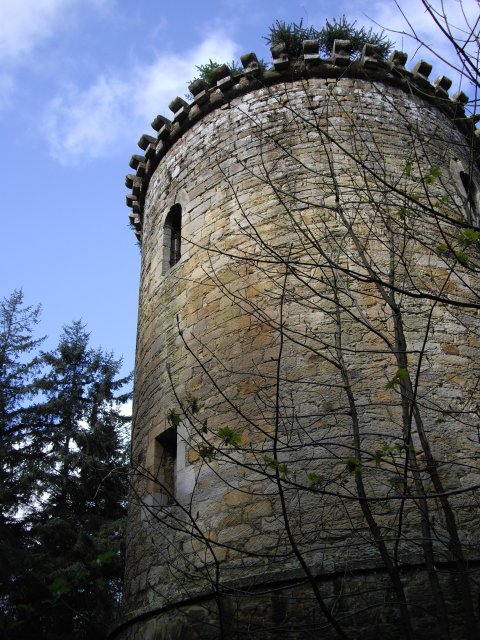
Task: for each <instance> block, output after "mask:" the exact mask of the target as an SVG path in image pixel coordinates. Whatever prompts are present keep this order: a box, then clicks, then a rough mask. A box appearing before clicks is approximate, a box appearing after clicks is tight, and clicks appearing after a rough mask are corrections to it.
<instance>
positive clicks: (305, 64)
mask: <svg viewBox="0 0 480 640" xmlns="http://www.w3.org/2000/svg"><path fill="white" fill-rule="evenodd" d="M271 54H272V67H271V68H270V69H268V70H263V68H262V64H261V63H259V61H258V58H257V56H256V54H255V53H246V54H245V55H242V56H241V58H240V59H241V62H242V65H243V73H240V74H236V75H234V74H232V72H231V70H230V69H229V67H228V66H227V65H225V64H223V65H221V66H219V67H218V68H217V69H216V70H215V73H214V85H213V86H207V84H206V83H205V82H204V81H203V80H199V79H197V80H194V81H193V82H191V83H190V85H189V87H188V88H189V91H190V93H191V95H192V100H191V101H190V103H188V102H187V101H186V100H184V99H183V98H180V97H178V96H177V97H176V98H174V100H172V102H171V103H170V105H169V109H170V111H171V112H172V114H173V117H172V118H171V119H168V118H166V117H164V116H162V115H157V116H156V117H155V119H154V120H153V122H152V128H153V129H154V130H155V132H156V135H155V136H152V135H149V134H143V135H142V136H141V138H140V140H139V141H138V146H139V147H140V149H142V150H143V151H144V155H138V154H134V155H133V156H132V157H131V159H130V167H132V169H134V170H135V171H136V173H135V174H128V175H127V176H126V178H125V184H126V186H127V187H128V188H129V189H131V190H132V191H131V193H129V194H127V196H126V203H127V206H128V207H129V208H130V209H131V210H132V211H131V213H130V215H129V220H130V224H131V225H132V227H133V229H134V231H135V235H136V236H137V238H138V239H139V240H141V230H142V221H143V207H144V202H145V195H146V192H147V189H148V185H149V182H150V178H151V176H152V174H153V172H154V171H155V169H156V168H157V166H158V163H159V162H160V160H161V159H162V158H163V157H164V156H165V154H166V153H167V152H168V150H169V149H170V148H171V146H172V145H173V144H174V143H175V142H176V141H177V140H178V139H179V138H181V137H182V136H183V135H184V134H185V132H186V131H188V130H189V129H190V128H191V127H192V126H193V125H194V124H195V123H197V122H198V121H199V120H201V119H202V118H203V117H204V116H205V115H206V114H208V113H210V112H211V111H213V110H214V109H216V108H218V107H221V106H222V105H224V104H226V103H229V102H230V101H232V100H233V99H234V98H236V97H238V96H241V95H244V94H246V93H248V92H250V91H254V90H256V89H261V88H264V87H268V86H271V85H275V84H278V83H285V82H293V81H295V80H301V79H309V78H325V79H328V80H337V79H340V78H358V79H363V80H368V81H370V82H381V83H383V84H388V85H393V86H397V87H400V88H402V89H403V90H404V91H406V92H408V93H414V94H416V95H418V96H421V97H422V98H423V99H425V100H426V101H427V102H428V103H430V104H434V105H435V106H436V107H438V108H439V109H440V110H441V111H442V112H444V113H445V114H446V115H447V116H448V117H449V118H450V119H451V120H452V122H454V123H455V125H456V126H457V127H459V128H460V130H461V131H462V132H463V133H464V134H465V135H466V136H467V137H468V138H471V137H475V138H477V136H476V135H475V134H476V130H475V119H474V118H472V117H468V116H467V115H466V113H465V105H466V104H467V102H468V96H466V95H465V93H463V92H461V91H460V92H457V93H455V94H453V95H452V96H450V95H449V93H448V92H449V89H450V87H451V85H452V81H451V80H450V78H448V77H446V76H439V77H438V78H437V79H436V80H434V81H433V82H431V81H430V80H429V77H430V74H431V71H432V65H430V64H429V63H428V62H425V61H423V60H421V61H420V62H418V63H417V64H416V65H415V66H414V67H413V69H412V70H411V71H409V70H407V69H406V68H405V63H406V61H407V58H408V56H407V54H406V53H404V52H402V51H394V52H393V53H392V54H391V55H390V57H389V59H388V61H384V60H382V59H381V56H380V55H379V53H378V46H377V45H374V44H366V45H365V46H364V47H363V51H362V54H361V56H360V58H359V59H358V60H353V59H352V57H351V45H350V42H349V41H348V40H335V42H334V46H333V51H332V55H331V56H330V57H329V58H321V57H320V54H319V45H318V41H317V40H305V41H304V42H303V57H302V58H298V59H290V58H289V56H288V54H287V52H286V47H285V45H284V44H277V45H274V46H273V47H271Z"/></svg>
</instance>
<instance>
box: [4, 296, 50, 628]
mask: <svg viewBox="0 0 480 640" xmlns="http://www.w3.org/2000/svg"><path fill="white" fill-rule="evenodd" d="M39 314H40V307H39V306H36V307H34V306H25V305H24V300H23V293H22V291H21V290H17V291H14V292H13V293H12V294H11V295H10V296H9V297H7V298H4V299H3V300H2V301H1V302H0V632H1V631H5V630H6V629H7V628H9V627H10V626H11V616H10V613H11V607H10V605H11V598H12V593H13V592H14V591H16V589H17V586H18V574H19V567H20V566H21V565H22V564H23V563H24V560H25V555H26V554H25V550H24V547H23V542H24V533H25V530H24V523H23V521H22V517H21V516H22V513H23V511H24V510H25V509H26V505H27V504H28V502H29V499H30V475H29V464H28V459H27V456H26V452H25V444H26V442H28V433H27V431H26V421H25V414H26V411H27V405H28V403H29V402H31V398H32V395H33V394H34V376H35V375H37V374H38V367H39V361H38V358H37V357H35V355H34V354H35V352H36V350H37V349H38V347H39V345H40V344H41V342H42V340H43V338H40V339H35V338H34V331H35V327H36V325H37V323H38V321H39Z"/></svg>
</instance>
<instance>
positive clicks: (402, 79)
mask: <svg viewBox="0 0 480 640" xmlns="http://www.w3.org/2000/svg"><path fill="white" fill-rule="evenodd" d="M272 54H273V67H272V69H270V70H268V71H263V70H262V68H261V65H259V64H258V62H257V59H256V57H255V55H254V54H248V55H246V56H243V57H242V63H243V65H244V72H243V73H242V74H241V75H238V76H235V77H232V75H231V73H230V71H229V69H228V68H227V67H226V66H223V67H220V68H218V70H217V73H216V76H215V86H213V87H207V86H205V85H204V84H203V83H202V82H201V81H195V82H194V83H192V85H191V86H190V91H191V93H192V96H193V97H192V100H191V102H190V103H187V102H185V101H184V100H182V99H181V98H176V99H175V100H174V101H173V102H172V103H171V105H170V109H171V110H172V112H173V119H172V121H169V120H167V119H166V118H164V117H162V116H157V118H156V119H155V120H154V122H153V123H152V126H153V128H154V129H155V130H156V131H157V135H156V136H148V135H144V136H142V138H141V139H140V141H139V146H140V147H141V148H142V149H143V151H144V155H142V156H133V158H132V161H131V166H132V167H133V168H134V169H135V170H136V174H135V175H131V176H128V177H127V186H129V187H130V188H131V189H132V194H131V195H129V196H127V203H128V204H129V206H130V207H131V208H132V213H131V215H130V219H131V222H132V225H133V226H134V228H135V232H136V234H137V236H138V238H139V240H140V242H141V246H142V275H141V288H140V310H139V324H138V339H137V363H136V376H135V402H134V431H133V444H132V462H133V481H132V487H133V488H132V496H131V502H130V521H129V530H128V540H127V573H126V584H125V589H126V594H125V606H124V616H123V618H122V620H121V621H119V623H118V625H117V627H116V628H115V630H114V631H113V632H112V638H113V637H115V638H123V639H125V640H127V639H128V640H133V639H140V638H142V639H147V638H148V639H150V638H151V639H152V640H153V639H155V640H167V639H172V640H173V639H174V638H175V639H176V638H178V639H187V640H188V639H192V640H193V639H202V640H206V639H213V638H228V639H230V638H242V639H243V638H244V639H247V638H251V639H255V640H259V639H267V638H268V639H273V638H290V639H292V640H293V639H299V638H322V639H323V638H328V639H330V638H362V639H368V638H380V637H381V638H395V639H397V638H403V637H405V638H415V639H418V638H430V637H435V638H447V637H451V638H455V639H459V638H473V637H476V624H477V621H476V618H477V617H478V608H477V606H476V602H477V597H478V586H477V585H478V577H479V576H478V573H476V571H477V566H478V560H479V559H480V556H479V554H478V542H479V535H478V532H479V531H480V526H479V525H480V522H479V520H480V518H479V513H478V509H476V504H477V499H478V494H477V487H478V486H479V479H480V474H479V468H478V446H479V438H478V379H479V375H478V374H479V362H480V358H479V355H480V354H479V346H480V338H479V335H478V333H479V332H478V329H479V321H478V320H479V316H478V313H479V312H478V309H479V297H478V292H479V291H480V288H479V284H480V283H479V277H478V266H479V264H478V263H479V260H478V238H479V234H478V232H477V231H476V229H477V228H478V223H479V217H478V216H479V211H480V209H479V208H478V206H479V200H478V194H479V191H478V189H479V185H480V179H479V176H478V173H477V169H476V165H475V164H474V162H473V160H472V158H473V153H474V149H475V146H474V138H475V135H474V134H475V129H474V125H473V123H472V122H471V121H470V120H469V119H468V118H466V116H465V112H464V103H465V102H466V96H464V95H463V94H456V95H454V96H452V97H449V95H448V89H449V87H450V84H451V83H450V81H449V80H448V79H447V78H445V77H441V78H439V79H438V80H436V81H435V82H433V83H431V82H430V81H429V79H428V77H429V74H430V71H431V67H430V65H428V64H427V63H425V62H420V63H418V64H417V65H416V66H415V68H414V69H413V71H411V72H409V71H407V70H406V69H405V66H404V65H405V62H406V55H405V54H402V53H399V52H395V53H394V54H393V55H392V56H391V58H390V60H389V62H388V63H387V62H383V61H381V60H379V58H378V55H377V54H376V49H375V47H374V46H371V45H367V46H366V47H365V48H364V51H363V54H362V56H361V58H360V59H359V60H357V61H352V60H351V59H350V54H349V43H348V42H346V41H336V42H335V46H334V50H333V53H332V56H331V58H329V59H328V60H324V59H321V58H320V56H319V54H318V43H316V42H314V41H307V42H305V43H304V56H303V59H301V60H296V61H292V60H289V59H288V56H287V54H286V53H285V49H284V48H283V47H282V46H277V47H273V48H272ZM448 634H449V635H448Z"/></svg>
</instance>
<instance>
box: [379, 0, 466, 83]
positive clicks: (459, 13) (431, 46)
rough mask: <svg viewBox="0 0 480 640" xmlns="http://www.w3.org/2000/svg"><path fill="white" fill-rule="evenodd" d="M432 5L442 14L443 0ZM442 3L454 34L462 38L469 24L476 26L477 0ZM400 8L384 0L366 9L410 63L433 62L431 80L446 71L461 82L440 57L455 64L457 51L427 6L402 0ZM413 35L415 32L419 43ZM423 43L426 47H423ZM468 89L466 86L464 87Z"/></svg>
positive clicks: (457, 37)
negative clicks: (429, 12) (369, 9)
mask: <svg viewBox="0 0 480 640" xmlns="http://www.w3.org/2000/svg"><path fill="white" fill-rule="evenodd" d="M431 5H432V6H433V8H434V9H435V10H437V11H439V12H440V14H441V13H442V4H441V2H440V0H432V1H431ZM443 6H444V7H445V11H446V14H447V19H448V23H449V26H450V27H451V28H452V34H453V36H454V37H455V38H456V39H458V40H459V41H461V40H462V39H463V37H464V34H465V28H466V27H467V26H468V24H470V25H471V26H473V25H475V22H476V20H477V18H478V0H462V1H461V2H460V1H459V0H457V1H455V2H449V3H443ZM399 7H400V9H401V11H400V9H399V8H398V7H397V6H396V5H395V3H390V2H384V1H383V0H381V1H377V2H375V3H374V4H373V6H372V9H371V11H370V12H366V15H367V16H368V17H370V18H374V19H375V22H376V24H378V25H380V26H381V27H383V28H384V29H385V30H386V32H387V33H388V35H389V37H390V38H391V39H392V40H394V41H395V42H396V46H397V48H400V49H402V50H404V51H406V52H407V53H408V54H409V56H410V62H411V63H414V62H416V61H418V60H420V59H422V58H423V59H425V60H427V61H428V62H430V63H431V64H432V65H433V72H432V76H431V77H432V79H434V78H435V77H436V76H437V75H440V74H445V75H448V76H450V77H451V78H452V80H454V82H455V83H457V84H459V83H460V78H459V77H458V75H456V74H455V73H454V71H453V70H452V69H451V68H450V67H449V65H448V64H446V63H444V62H442V61H441V60H440V59H439V58H444V59H445V60H447V61H453V62H454V63H455V62H456V60H457V59H458V58H457V55H456V53H455V50H454V48H453V46H452V45H451V44H450V43H449V42H448V40H447V38H446V37H445V36H444V35H443V34H442V32H441V30H440V28H439V27H438V26H437V25H436V24H435V22H434V20H433V19H432V17H431V16H430V15H429V14H428V12H427V11H426V10H425V8H424V6H423V5H422V4H421V3H420V2H419V1H418V0H399ZM402 12H403V15H402ZM441 22H442V20H441ZM408 23H410V25H409V24H408ZM477 30H478V26H477ZM412 35H416V36H417V38H418V40H419V41H420V42H419V41H418V40H416V39H415V37H412ZM422 43H423V46H420V45H421V44H422ZM457 88H458V87H457ZM466 89H467V88H466V87H464V90H466Z"/></svg>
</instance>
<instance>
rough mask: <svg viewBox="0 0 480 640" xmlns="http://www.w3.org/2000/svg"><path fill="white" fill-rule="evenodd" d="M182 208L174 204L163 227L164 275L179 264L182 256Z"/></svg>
mask: <svg viewBox="0 0 480 640" xmlns="http://www.w3.org/2000/svg"><path fill="white" fill-rule="evenodd" d="M181 241H182V207H181V206H180V205H179V204H174V205H173V207H172V208H171V209H170V211H169V212H168V215H167V217H166V219H165V224H164V226H163V273H166V272H167V271H168V270H169V269H170V268H171V267H173V265H175V264H177V262H178V261H179V260H180V257H181V255H182V253H181V250H182V246H181V244H182V243H181Z"/></svg>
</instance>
